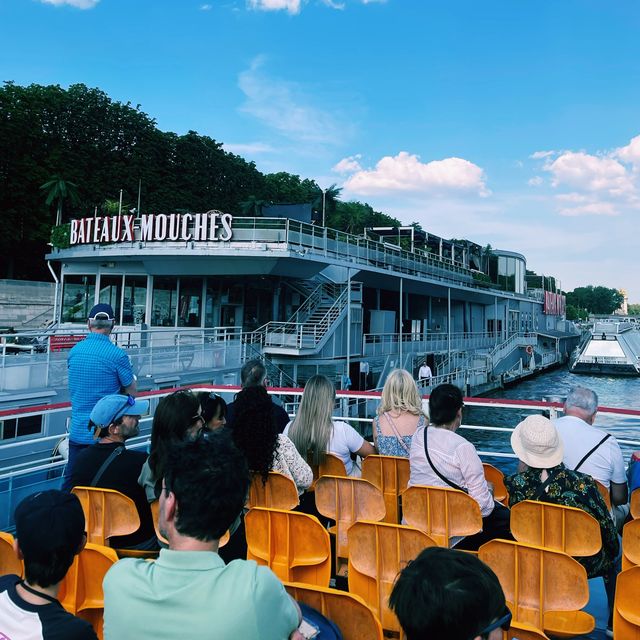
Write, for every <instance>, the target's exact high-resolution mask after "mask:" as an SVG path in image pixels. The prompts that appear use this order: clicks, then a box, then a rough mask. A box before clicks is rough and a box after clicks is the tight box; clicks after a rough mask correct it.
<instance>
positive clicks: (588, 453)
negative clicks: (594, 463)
mask: <svg viewBox="0 0 640 640" xmlns="http://www.w3.org/2000/svg"><path fill="white" fill-rule="evenodd" d="M610 437H611V434H610V433H607V435H606V436H605V437H604V438H602V440H600V442H598V444H597V445H596V446H595V447H593V449H591V450H590V451H588V452H587V453H586V454H585V455H584V457H583V458H582V460H580V462H578V464H577V465H576V466H575V467H574V468H573V470H574V471H577V470H578V469H579V468H580V467H581V466H582V465H583V464H584V463H585V461H586V460H587V458H589V456H590V455H591V454H593V453H595V450H596V449H597V448H598V447H599V446H600V445H601V444H603V443H604V441H605V440H608V439H609V438H610Z"/></svg>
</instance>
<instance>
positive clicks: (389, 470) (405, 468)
mask: <svg viewBox="0 0 640 640" xmlns="http://www.w3.org/2000/svg"><path fill="white" fill-rule="evenodd" d="M362 477H363V479H364V480H368V481H369V482H370V483H371V484H372V485H374V486H376V487H378V489H380V491H382V495H383V496H384V505H385V508H386V510H387V515H386V516H385V518H384V521H385V522H390V523H391V524H399V523H400V513H401V510H400V507H399V502H400V494H401V493H402V492H403V491H404V490H405V489H406V488H407V484H408V483H409V459H408V458H402V457H398V456H367V457H366V458H365V459H364V460H363V461H362Z"/></svg>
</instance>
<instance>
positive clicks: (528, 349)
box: [525, 345, 533, 355]
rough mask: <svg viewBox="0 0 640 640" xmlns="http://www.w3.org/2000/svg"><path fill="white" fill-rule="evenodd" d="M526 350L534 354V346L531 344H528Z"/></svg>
mask: <svg viewBox="0 0 640 640" xmlns="http://www.w3.org/2000/svg"><path fill="white" fill-rule="evenodd" d="M525 351H526V352H527V353H528V354H529V355H532V354H533V347H532V346H531V345H527V348H526V349H525Z"/></svg>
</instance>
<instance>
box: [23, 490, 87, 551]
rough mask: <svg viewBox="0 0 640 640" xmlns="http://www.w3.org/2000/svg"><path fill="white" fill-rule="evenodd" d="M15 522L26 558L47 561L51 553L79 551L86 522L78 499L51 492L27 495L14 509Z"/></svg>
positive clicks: (54, 491) (60, 492) (71, 495)
mask: <svg viewBox="0 0 640 640" xmlns="http://www.w3.org/2000/svg"><path fill="white" fill-rule="evenodd" d="M15 523H16V538H17V539H18V546H19V547H20V550H21V551H22V553H23V554H24V556H25V558H26V559H27V560H31V559H34V560H38V559H39V560H43V561H47V562H48V561H50V560H51V554H52V553H53V552H56V551H58V552H60V551H62V552H67V553H76V552H78V551H79V549H80V545H81V543H82V537H83V535H84V524H85V520H84V513H83V512H82V506H81V505H80V500H78V497H77V496H75V495H74V494H72V493H63V492H62V491H56V490H51V491H40V492H39V493H34V494H32V495H30V496H27V497H26V498H25V499H24V500H23V501H22V502H21V503H20V504H19V505H18V506H17V507H16V512H15Z"/></svg>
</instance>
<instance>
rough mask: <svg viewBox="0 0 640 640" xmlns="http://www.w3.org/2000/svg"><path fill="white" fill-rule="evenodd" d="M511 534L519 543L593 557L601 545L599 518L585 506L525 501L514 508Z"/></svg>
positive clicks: (572, 554) (571, 554)
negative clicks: (586, 509)
mask: <svg viewBox="0 0 640 640" xmlns="http://www.w3.org/2000/svg"><path fill="white" fill-rule="evenodd" d="M511 533H512V534H513V537H514V538H515V539H516V540H517V541H518V542H524V543H526V544H533V545H536V546H538V547H544V548H545V549H553V550H555V551H563V552H564V553H566V554H567V555H570V556H573V557H576V556H578V557H582V556H592V555H594V554H596V553H598V551H600V549H601V548H602V534H601V532H600V525H599V523H598V521H597V520H596V519H595V518H594V517H593V516H591V515H590V514H588V513H587V512H586V511H582V509H576V508H575V507H565V506H563V505H559V504H549V503H548V502H538V501H536V500H524V501H522V502H519V503H518V504H515V505H513V507H512V508H511Z"/></svg>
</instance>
